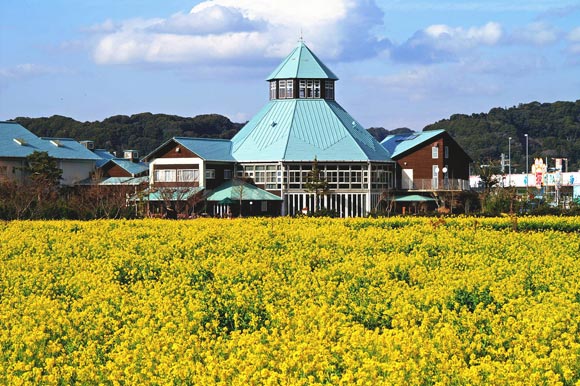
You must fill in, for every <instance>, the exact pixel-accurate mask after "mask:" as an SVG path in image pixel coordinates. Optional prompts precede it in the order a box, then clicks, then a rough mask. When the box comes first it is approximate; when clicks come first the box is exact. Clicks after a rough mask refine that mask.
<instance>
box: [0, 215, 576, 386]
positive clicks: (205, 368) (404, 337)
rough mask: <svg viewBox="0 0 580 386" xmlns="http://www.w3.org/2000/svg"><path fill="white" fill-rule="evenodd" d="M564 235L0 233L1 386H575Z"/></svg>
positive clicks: (478, 226) (280, 225) (346, 228)
mask: <svg viewBox="0 0 580 386" xmlns="http://www.w3.org/2000/svg"><path fill="white" fill-rule="evenodd" d="M516 228H517V231H516ZM579 230H580V219H578V218H568V219H566V218H557V217H546V218H522V219H518V221H517V223H516V221H515V219H512V218H509V217H506V218H495V219H475V218H468V217H465V218H450V219H445V220H437V219H428V218H427V219H425V218H423V219H420V218H402V217H395V218H390V219H311V218H302V219H289V218H275V219H243V220H217V219H199V220H191V221H170V220H135V221H123V220H119V221H111V220H103V221H90V222H76V221H45V222H40V221H39V222H31V221H22V222H19V221H15V222H7V223H1V224H0V261H1V262H0V384H9V385H30V384H45V385H54V384H57V385H69V384H75V383H76V384H81V385H86V384H89V385H90V384H103V385H130V384H142V385H148V384H158V385H213V384H216V385H322V384H332V385H380V384H388V385H391V384H397V385H403V384H404V385H436V384H439V385H450V384H455V385H467V384H471V385H488V384H494V385H512V384H521V385H538V384H546V385H557V384H560V385H574V384H576V385H578V384H580V331H579V330H580V233H579Z"/></svg>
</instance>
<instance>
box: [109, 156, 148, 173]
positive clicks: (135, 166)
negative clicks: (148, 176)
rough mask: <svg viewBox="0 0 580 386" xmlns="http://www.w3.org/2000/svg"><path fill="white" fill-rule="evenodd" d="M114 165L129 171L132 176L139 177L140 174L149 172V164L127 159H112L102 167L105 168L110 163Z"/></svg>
mask: <svg viewBox="0 0 580 386" xmlns="http://www.w3.org/2000/svg"><path fill="white" fill-rule="evenodd" d="M109 162H110V163H114V164H115V165H118V166H119V167H120V168H122V169H124V170H125V171H127V172H128V173H129V174H131V175H132V176H138V175H139V174H142V173H145V172H148V171H149V163H147V162H133V161H130V160H128V159H125V158H112V159H110V160H108V161H107V162H105V163H104V164H103V165H101V167H104V166H105V165H106V164H108V163H109Z"/></svg>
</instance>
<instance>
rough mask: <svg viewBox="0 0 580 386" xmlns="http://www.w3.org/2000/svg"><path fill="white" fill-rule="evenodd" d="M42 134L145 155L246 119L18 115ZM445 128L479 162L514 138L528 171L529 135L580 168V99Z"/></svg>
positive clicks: (539, 149) (223, 133) (221, 133)
mask: <svg viewBox="0 0 580 386" xmlns="http://www.w3.org/2000/svg"><path fill="white" fill-rule="evenodd" d="M15 121H16V122H18V123H20V124H21V125H23V126H24V127H26V128H27V129H29V130H30V131H32V132H33V133H35V134H36V135H38V136H42V137H68V138H74V139H76V140H79V141H80V140H92V141H95V146H96V147H97V148H103V149H107V150H112V151H122V150H126V149H136V150H139V154H141V155H146V154H148V153H149V152H151V151H152V150H153V149H155V148H156V147H157V146H159V145H160V144H162V143H163V142H164V141H166V140H167V139H169V138H171V137H174V136H187V137H213V138H231V137H233V136H234V135H235V134H236V133H237V132H238V131H239V130H240V128H241V127H242V126H243V125H244V124H243V123H234V122H232V121H230V120H229V119H228V118H226V117H224V116H222V115H219V114H207V115H198V116H196V117H193V118H186V117H179V116H175V115H165V114H151V113H142V114H135V115H131V116H126V115H116V116H113V117H110V118H107V119H105V120H103V121H102V122H99V121H96V122H78V121H76V120H74V119H72V118H67V117H63V116H58V115H55V116H52V117H50V118H23V117H20V118H16V119H15ZM436 129H445V130H447V131H448V132H449V133H450V134H451V136H452V137H453V138H454V139H455V140H456V141H457V142H458V143H459V144H460V145H461V146H462V147H463V148H464V149H465V151H466V152H467V153H468V154H469V155H470V156H471V157H472V158H473V159H474V160H475V161H476V162H480V161H481V162H484V163H488V162H490V161H498V160H499V159H500V155H501V153H504V154H505V155H506V157H507V155H508V142H509V141H508V138H509V137H511V138H512V140H511V160H512V172H514V173H517V172H522V171H525V168H526V166H525V156H526V137H525V134H528V135H529V146H528V151H529V159H530V163H531V162H533V158H534V157H542V158H544V159H545V158H546V157H547V158H548V161H549V163H550V164H551V165H553V161H552V160H551V158H567V159H568V166H569V170H578V169H579V168H580V100H577V101H576V102H555V103H539V102H532V103H527V104H520V105H518V106H517V107H511V108H507V109H506V108H493V109H491V110H490V111H489V112H488V113H479V114H471V115H465V114H455V115H452V116H451V117H450V118H449V119H443V120H441V121H439V122H436V123H433V124H430V125H428V126H426V127H425V128H424V130H436ZM408 131H409V129H406V128H399V129H394V130H386V129H384V128H382V127H372V128H369V132H370V133H371V134H372V135H374V136H375V137H376V138H377V139H378V140H379V141H380V140H382V139H383V138H384V137H385V136H386V135H389V134H400V133H404V132H408Z"/></svg>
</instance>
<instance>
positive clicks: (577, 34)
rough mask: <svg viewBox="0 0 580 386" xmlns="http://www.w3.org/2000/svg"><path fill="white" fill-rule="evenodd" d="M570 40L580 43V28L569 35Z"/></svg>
mask: <svg viewBox="0 0 580 386" xmlns="http://www.w3.org/2000/svg"><path fill="white" fill-rule="evenodd" d="M568 40H570V41H571V42H578V43H580V27H576V28H574V29H573V30H572V31H570V32H569V33H568Z"/></svg>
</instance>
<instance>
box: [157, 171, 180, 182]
mask: <svg viewBox="0 0 580 386" xmlns="http://www.w3.org/2000/svg"><path fill="white" fill-rule="evenodd" d="M155 181H156V182H175V181H176V180H175V169H156V170H155Z"/></svg>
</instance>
